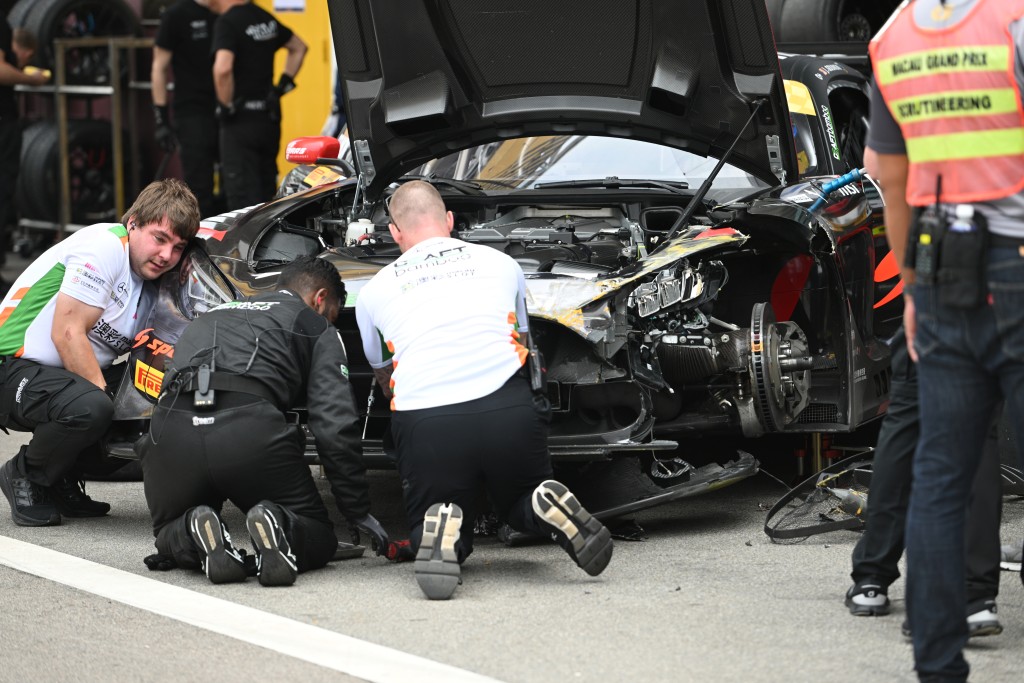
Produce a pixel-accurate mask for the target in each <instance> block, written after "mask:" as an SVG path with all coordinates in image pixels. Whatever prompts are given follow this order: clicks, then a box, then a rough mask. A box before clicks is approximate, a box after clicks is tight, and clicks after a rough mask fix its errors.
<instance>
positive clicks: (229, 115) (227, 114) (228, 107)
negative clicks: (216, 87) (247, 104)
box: [215, 102, 238, 122]
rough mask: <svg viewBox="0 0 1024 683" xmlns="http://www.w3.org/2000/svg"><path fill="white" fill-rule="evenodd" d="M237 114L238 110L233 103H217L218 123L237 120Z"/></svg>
mask: <svg viewBox="0 0 1024 683" xmlns="http://www.w3.org/2000/svg"><path fill="white" fill-rule="evenodd" d="M237 113H238V110H237V109H236V108H235V103H234V102H232V103H231V104H222V103H220V102H218V103H217V110H216V112H215V115H216V116H217V120H218V121H221V122H224V121H230V120H231V119H233V118H235V114H237Z"/></svg>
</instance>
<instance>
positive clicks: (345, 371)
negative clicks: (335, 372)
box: [338, 364, 348, 379]
mask: <svg viewBox="0 0 1024 683" xmlns="http://www.w3.org/2000/svg"><path fill="white" fill-rule="evenodd" d="M338 369H339V370H341V376H342V377H344V378H345V379H348V366H347V365H344V364H342V365H339V366H338Z"/></svg>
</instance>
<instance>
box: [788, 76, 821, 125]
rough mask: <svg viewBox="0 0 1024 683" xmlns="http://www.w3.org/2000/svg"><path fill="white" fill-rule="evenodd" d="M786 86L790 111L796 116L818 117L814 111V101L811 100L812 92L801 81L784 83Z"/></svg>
mask: <svg viewBox="0 0 1024 683" xmlns="http://www.w3.org/2000/svg"><path fill="white" fill-rule="evenodd" d="M783 83H784V84H785V86H786V103H787V104H789V111H791V112H793V113H794V114H806V115H807V116H817V115H818V112H817V111H815V109H814V101H813V100H812V99H811V91H810V90H808V89H807V86H806V85H804V84H803V83H800V82H799V81H783Z"/></svg>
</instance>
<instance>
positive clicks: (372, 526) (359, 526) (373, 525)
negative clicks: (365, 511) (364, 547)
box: [349, 515, 390, 555]
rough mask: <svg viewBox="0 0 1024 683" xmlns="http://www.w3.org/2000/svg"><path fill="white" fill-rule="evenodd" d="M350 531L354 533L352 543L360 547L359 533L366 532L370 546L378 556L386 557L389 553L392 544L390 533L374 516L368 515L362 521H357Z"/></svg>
mask: <svg viewBox="0 0 1024 683" xmlns="http://www.w3.org/2000/svg"><path fill="white" fill-rule="evenodd" d="M349 529H350V530H351V531H352V543H354V544H356V545H358V544H359V532H360V531H364V532H366V534H367V535H368V536H369V537H370V546H371V547H372V548H373V551H374V552H375V553H377V555H385V554H386V553H387V552H388V544H389V543H390V540H389V539H388V532H387V531H385V530H384V527H383V526H381V523H380V522H378V521H377V518H376V517H374V516H373V515H366V516H365V517H363V518H362V519H358V520H356V521H355V522H353V524H352V526H350V527H349Z"/></svg>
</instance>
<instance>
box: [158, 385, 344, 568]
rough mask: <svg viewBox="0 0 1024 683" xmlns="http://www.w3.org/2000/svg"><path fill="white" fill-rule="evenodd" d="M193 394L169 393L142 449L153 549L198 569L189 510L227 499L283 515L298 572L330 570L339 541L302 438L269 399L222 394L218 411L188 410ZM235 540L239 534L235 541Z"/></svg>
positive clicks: (243, 506) (219, 504)
mask: <svg viewBox="0 0 1024 683" xmlns="http://www.w3.org/2000/svg"><path fill="white" fill-rule="evenodd" d="M191 400H192V396H191V395H190V394H189V395H186V394H182V395H181V396H180V397H177V398H176V397H174V396H164V397H163V398H161V400H160V403H159V404H158V405H157V407H156V409H155V411H154V415H153V420H152V422H151V424H150V441H149V443H148V444H146V445H144V446H143V448H142V449H141V450H142V477H143V482H144V488H145V492H146V503H147V504H148V505H149V513H150V516H151V517H152V519H153V535H154V536H156V548H157V551H158V552H159V553H160V554H162V555H171V556H173V557H174V558H175V560H176V561H177V563H178V566H179V567H185V568H189V569H198V568H199V566H200V562H199V556H198V554H197V549H196V547H195V545H194V544H193V543H192V540H191V537H190V536H189V533H188V523H187V518H188V513H189V512H191V511H192V509H193V508H195V507H196V506H199V505H209V506H210V507H212V508H214V509H215V510H220V509H221V508H222V506H223V505H224V501H226V500H230V501H231V502H232V503H234V504H235V505H236V506H237V507H238V508H239V509H240V510H242V511H243V512H248V510H249V508H251V507H252V506H253V505H255V504H256V503H259V502H260V501H263V500H269V501H270V502H272V503H274V504H276V505H277V507H278V509H279V510H280V511H282V512H283V513H284V515H283V519H282V522H283V526H284V532H285V536H286V537H287V538H288V543H289V545H290V546H291V549H292V552H294V553H295V556H296V559H297V563H298V568H299V571H300V572H304V571H308V570H310V569H316V568H318V567H323V566H324V565H326V564H327V563H328V562H329V561H330V559H331V558H332V557H333V556H334V552H335V551H336V550H337V548H338V538H337V536H336V535H335V533H334V526H333V524H332V523H331V520H330V517H329V516H328V514H327V508H326V507H325V506H324V502H323V499H321V498H320V493H319V492H318V491H317V489H316V484H315V483H314V481H313V475H312V474H311V473H310V471H309V466H308V465H307V464H306V463H305V462H304V461H303V452H304V450H305V436H304V435H303V434H302V432H301V430H300V429H299V428H298V427H296V426H295V425H290V424H288V423H287V422H286V421H285V418H284V414H283V413H281V411H280V410H278V409H277V408H276V407H274V406H273V405H272V404H270V403H269V402H267V401H265V400H263V399H260V398H257V397H254V396H250V395H248V394H239V393H230V392H217V401H218V405H217V409H216V410H212V411H203V412H196V411H193V410H191V405H190V402H191ZM236 542H237V537H236Z"/></svg>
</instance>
